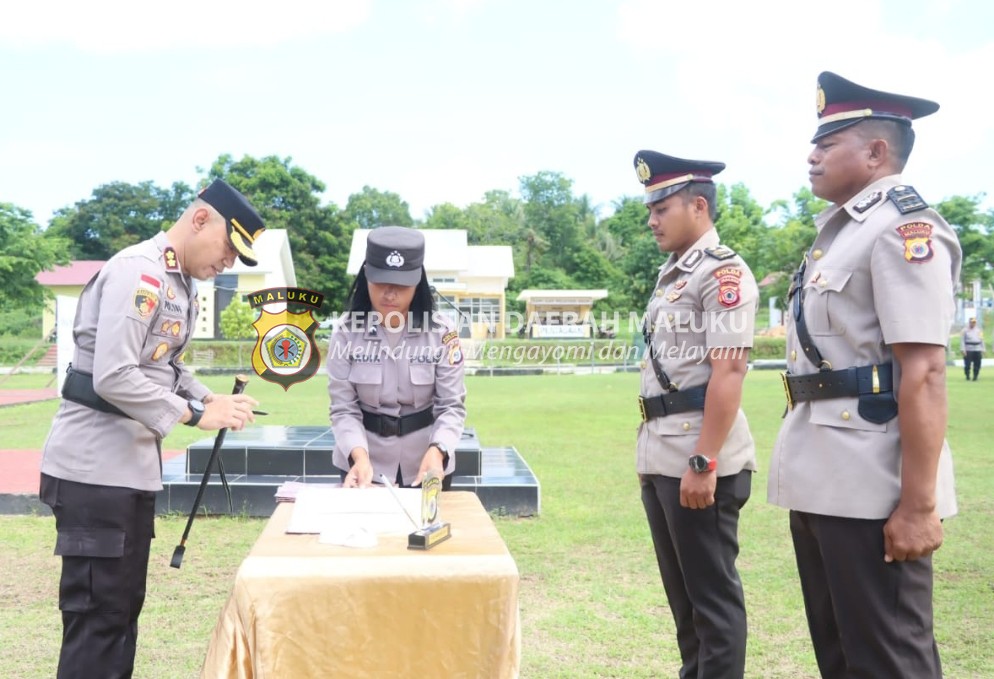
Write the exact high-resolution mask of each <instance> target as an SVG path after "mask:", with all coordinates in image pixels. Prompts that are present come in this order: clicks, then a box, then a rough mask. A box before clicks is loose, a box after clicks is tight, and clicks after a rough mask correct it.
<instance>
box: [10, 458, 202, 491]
mask: <svg viewBox="0 0 994 679" xmlns="http://www.w3.org/2000/svg"><path fill="white" fill-rule="evenodd" d="M183 452H184V451H182V450H163V451H162V459H163V460H169V459H171V458H174V457H176V456H177V455H182V454H183ZM40 469H41V451H40V450H24V449H20V450H18V449H13V450H4V449H0V494H4V493H9V494H15V495H36V494H37V493H38V475H39V473H40V472H39V470H40Z"/></svg>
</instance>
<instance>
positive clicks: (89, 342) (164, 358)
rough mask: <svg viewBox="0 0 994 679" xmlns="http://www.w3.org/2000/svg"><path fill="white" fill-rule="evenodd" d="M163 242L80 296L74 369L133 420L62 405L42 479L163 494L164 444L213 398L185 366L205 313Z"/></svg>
mask: <svg viewBox="0 0 994 679" xmlns="http://www.w3.org/2000/svg"><path fill="white" fill-rule="evenodd" d="M168 245H169V243H168V241H167V239H166V235H165V234H164V233H159V234H157V235H156V236H154V237H153V238H151V239H149V240H146V241H143V242H141V243H138V244H136V245H133V246H131V247H128V248H125V249H124V250H121V251H120V252H119V253H117V254H116V255H114V256H113V257H112V258H111V259H110V260H108V262H107V263H106V264H105V265H104V266H103V268H102V269H101V270H100V273H99V274H97V275H96V276H95V277H94V278H93V279H92V280H91V281H90V282H89V283H88V284H87V285H86V287H85V288H84V289H83V292H82V294H81V295H80V298H79V302H78V305H77V308H76V318H75V321H74V323H73V338H74V340H75V344H76V347H75V350H74V352H73V359H72V364H73V367H74V368H76V369H78V370H81V371H83V372H87V373H91V374H92V375H93V386H94V389H95V390H96V392H97V394H99V395H100V396H101V397H103V398H104V400H106V401H108V402H110V403H111V404H113V405H115V406H117V407H118V408H120V409H121V410H122V411H124V412H125V413H127V414H128V415H129V416H130V417H122V416H120V415H114V414H110V413H104V412H100V411H98V410H93V409H92V408H89V407H87V406H84V405H80V404H78V403H74V402H72V401H66V400H63V401H62V404H61V405H60V406H59V409H58V411H57V412H56V414H55V419H54V421H53V422H52V429H51V431H50V432H49V435H48V439H47V440H46V441H45V447H44V450H43V454H42V460H41V471H42V472H43V473H45V474H48V475H50V476H54V477H56V478H60V479H66V480H69V481H78V482H81V483H90V484H95V485H102V486H120V487H126V488H134V489H137V490H150V491H155V490H161V489H162V466H161V441H162V439H163V438H164V437H165V436H166V434H168V433H169V431H170V430H171V429H172V428H173V426H175V425H176V423H177V422H179V419H180V418H181V417H182V415H183V413H184V412H186V410H187V400H188V399H189V398H198V399H203V398H204V397H205V396H207V395H208V394H210V393H211V392H210V390H209V389H208V388H207V387H205V386H204V385H203V384H201V383H200V382H199V381H197V380H196V379H195V378H194V377H193V376H192V374H190V372H189V371H188V370H187V369H186V367H185V366H184V365H183V364H182V363H181V362H180V359H181V356H182V354H183V352H184V351H185V349H186V347H187V344H188V343H189V340H190V337H191V335H192V334H193V327H194V321H195V320H196V317H197V313H198V306H197V302H196V287H195V284H194V282H193V279H192V278H190V277H189V276H184V275H182V274H181V273H180V272H179V271H178V270H175V271H169V270H167V266H166V264H165V260H164V251H165V250H166V248H167V247H168Z"/></svg>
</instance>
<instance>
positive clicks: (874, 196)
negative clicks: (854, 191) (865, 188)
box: [852, 191, 883, 214]
mask: <svg viewBox="0 0 994 679" xmlns="http://www.w3.org/2000/svg"><path fill="white" fill-rule="evenodd" d="M881 198H883V194H882V193H881V192H880V191H874V192H873V193H871V194H870V195H868V196H866V197H864V198H862V199H860V201H859V202H858V203H856V204H855V205H853V206H852V209H853V210H855V211H856V212H858V213H860V214H863V213H864V212H866V211H867V210H869V209H870V208H871V207H873V206H874V205H876V204H877V203H879V202H880V199H881Z"/></svg>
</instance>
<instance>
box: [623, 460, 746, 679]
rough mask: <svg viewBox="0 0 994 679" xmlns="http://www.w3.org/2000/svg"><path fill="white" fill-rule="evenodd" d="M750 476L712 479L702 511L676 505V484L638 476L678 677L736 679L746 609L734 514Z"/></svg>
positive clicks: (676, 481)
mask: <svg viewBox="0 0 994 679" xmlns="http://www.w3.org/2000/svg"><path fill="white" fill-rule="evenodd" d="M751 488H752V472H751V471H741V472H739V473H738V474H734V475H731V476H722V477H720V478H719V479H718V482H717V487H716V489H715V494H714V496H715V502H714V504H713V505H711V506H710V507H708V508H706V509H687V508H685V507H681V506H680V479H678V478H673V477H670V476H659V475H656V474H643V475H642V504H643V505H644V506H645V515H646V518H647V519H648V521H649V530H650V531H651V532H652V542H653V545H654V546H655V548H656V561H657V562H658V563H659V573H660V575H661V576H662V579H663V588H664V589H665V590H666V597H667V599H668V600H669V605H670V610H671V611H672V613H673V620H674V622H675V623H676V635H677V646H678V647H679V649H680V657H681V659H682V660H683V666H682V667H681V668H680V679H733V678H734V679H741V677H742V676H743V675H744V672H745V655H746V610H745V596H744V594H743V592H742V581H741V580H740V579H739V573H738V571H737V570H736V568H735V559H736V558H737V557H738V554H739V540H738V526H739V511H740V510H741V509H742V507H743V506H744V505H745V503H746V502H747V501H748V500H749V494H750V492H751Z"/></svg>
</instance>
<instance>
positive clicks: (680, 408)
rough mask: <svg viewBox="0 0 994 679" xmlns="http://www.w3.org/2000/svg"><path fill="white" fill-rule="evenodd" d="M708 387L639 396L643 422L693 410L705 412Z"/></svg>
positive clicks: (701, 386)
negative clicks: (705, 397) (705, 396)
mask: <svg viewBox="0 0 994 679" xmlns="http://www.w3.org/2000/svg"><path fill="white" fill-rule="evenodd" d="M707 390H708V385H706V384H702V385H700V386H698V387H691V388H690V389H681V390H679V391H670V392H666V393H664V394H660V395H658V396H639V413H640V414H641V415H642V421H643V422H648V421H649V420H654V419H656V418H657V417H666V416H667V415H675V414H676V413H686V412H690V411H691V410H704V395H705V394H706V393H707Z"/></svg>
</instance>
